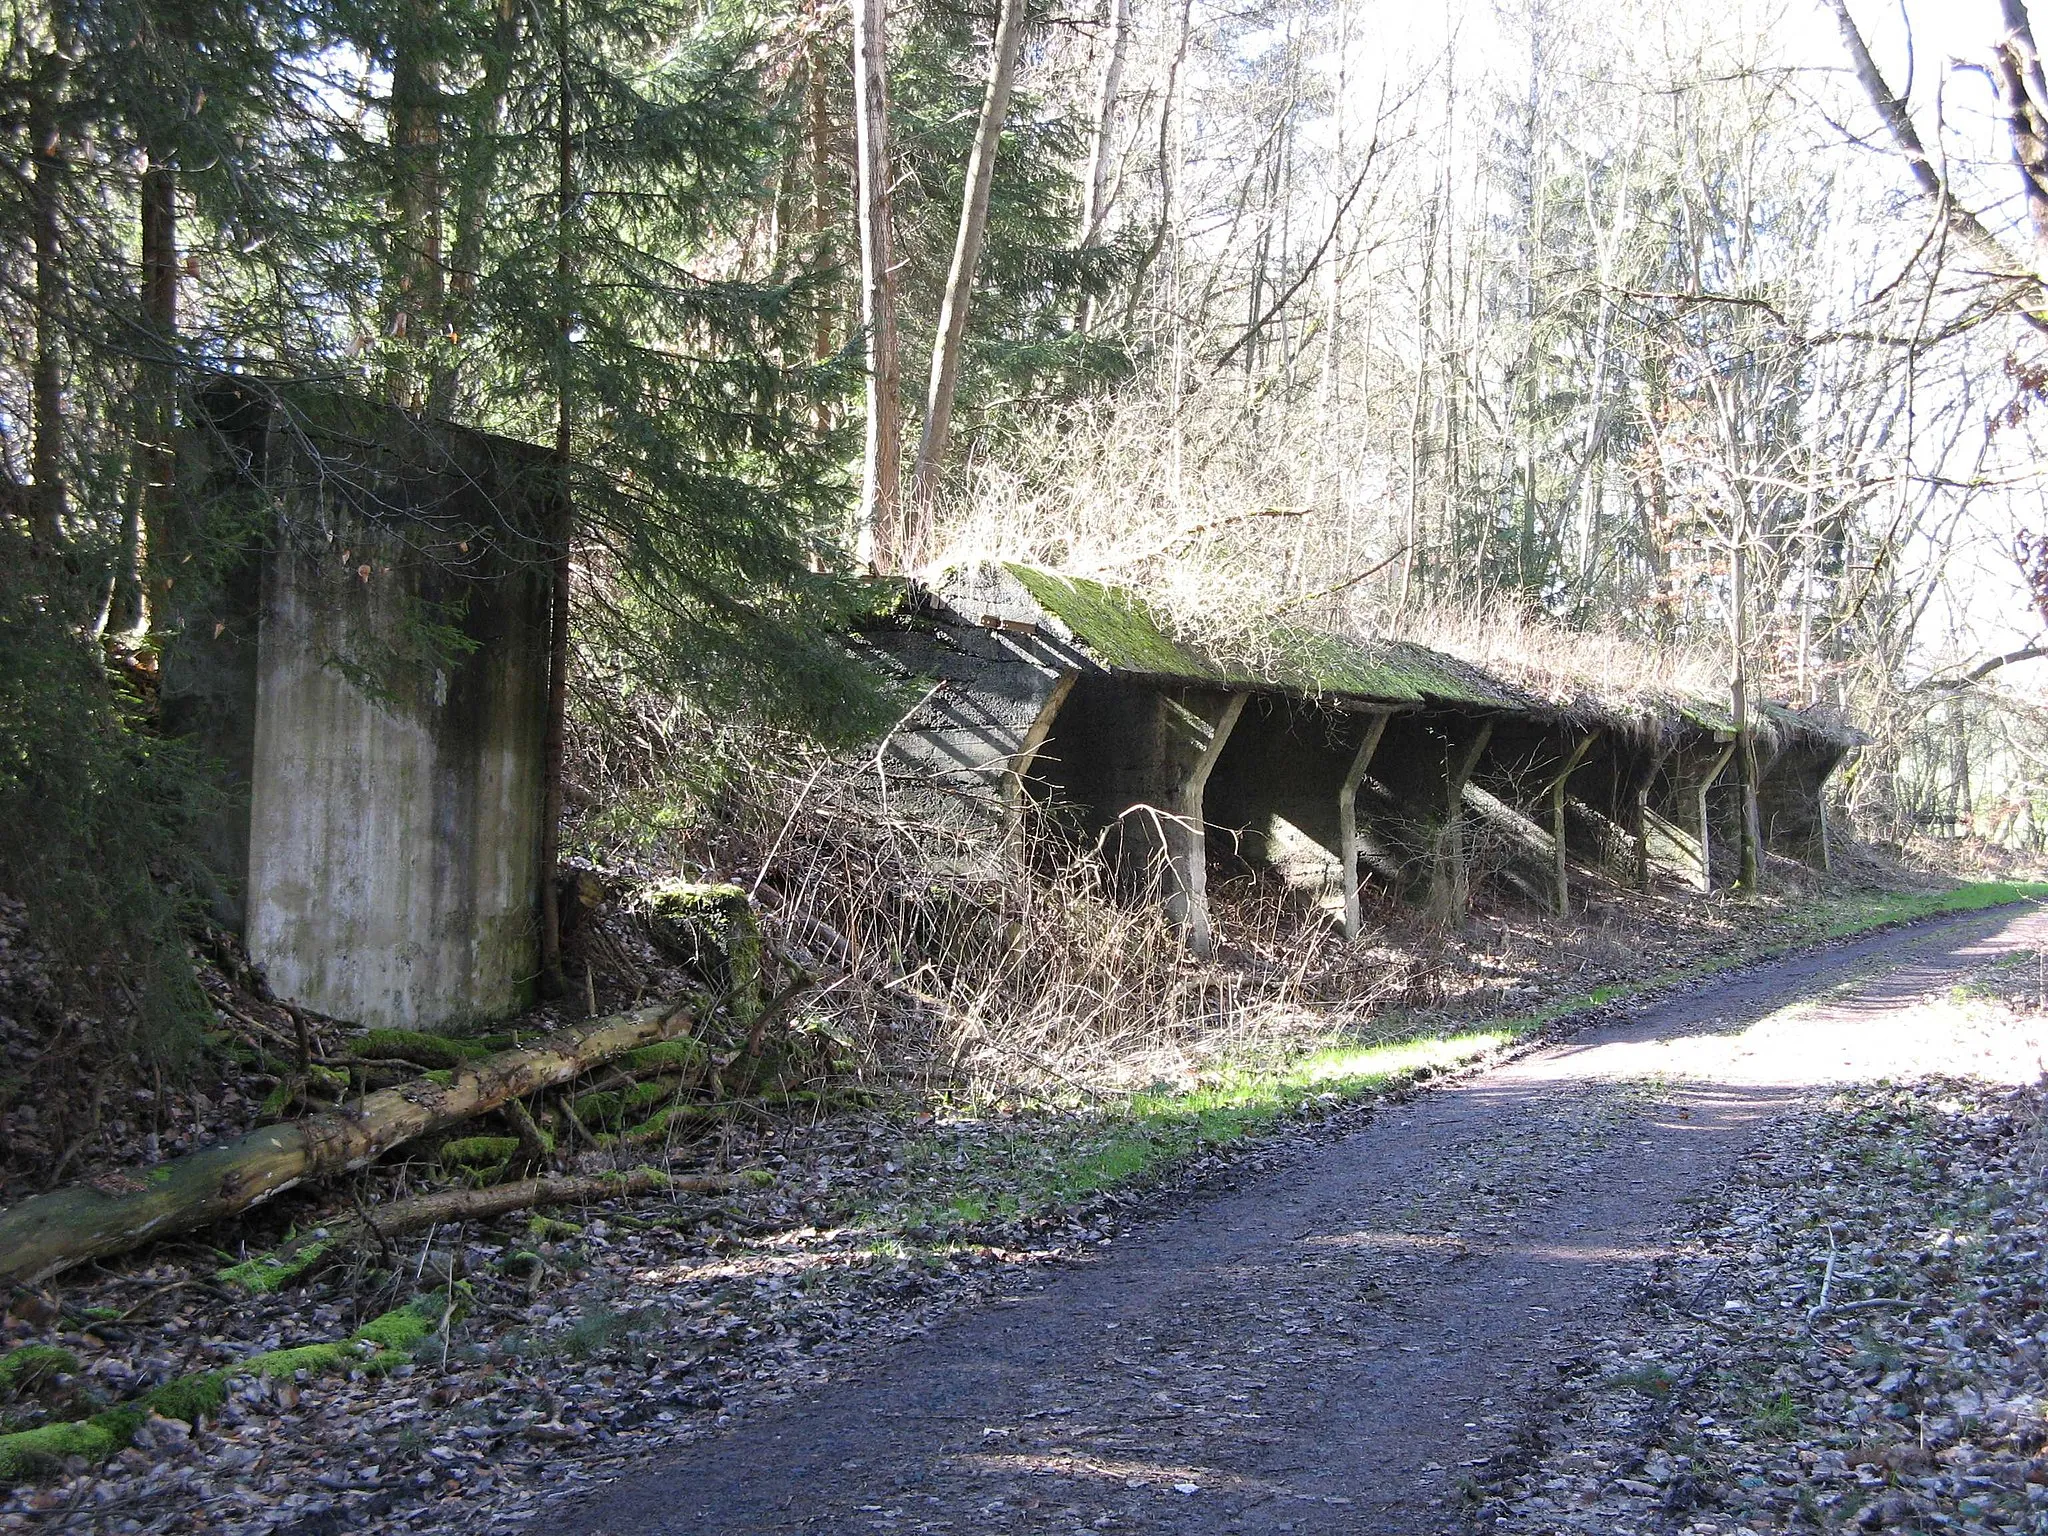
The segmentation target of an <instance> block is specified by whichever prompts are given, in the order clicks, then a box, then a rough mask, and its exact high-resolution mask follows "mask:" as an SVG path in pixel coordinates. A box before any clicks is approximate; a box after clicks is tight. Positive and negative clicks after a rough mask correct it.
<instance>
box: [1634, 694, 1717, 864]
mask: <svg viewBox="0 0 2048 1536" xmlns="http://www.w3.org/2000/svg"><path fill="white" fill-rule="evenodd" d="M1734 755H1735V739H1734V737H1732V736H1724V735H1722V734H1720V733H1718V732H1717V733H1713V734H1708V733H1706V732H1700V733H1698V734H1697V735H1695V736H1694V738H1693V739H1692V740H1691V741H1688V742H1686V743H1684V744H1683V745H1681V746H1679V747H1676V748H1674V749H1673V750H1672V752H1671V754H1670V756H1669V757H1667V758H1666V759H1665V761H1664V772H1663V776H1662V780H1661V783H1662V792H1661V794H1660V795H1659V796H1658V801H1659V803H1658V804H1656V805H1653V806H1652V807H1651V808H1650V809H1649V811H1648V813H1647V815H1646V817H1645V822H1646V825H1647V830H1648V833H1649V837H1650V840H1651V841H1652V842H1653V843H1654V844H1655V845H1656V852H1657V854H1658V855H1659V856H1660V857H1661V858H1662V859H1663V860H1664V861H1665V862H1666V863H1669V864H1674V865H1677V866H1678V867H1679V868H1680V869H1681V870H1683V871H1684V873H1685V875H1686V878H1687V879H1688V880H1689V881H1690V882H1691V884H1692V885H1693V886H1694V887H1695V888H1696V889H1698V890H1700V891H1711V890H1712V889H1713V888H1714V860H1713V847H1714V823H1713V816H1712V813H1711V808H1710V807H1709V805H1708V800H1707V794H1708V791H1709V790H1711V789H1712V788H1713V787H1714V785H1715V783H1716V782H1717V781H1718V780H1719V779H1720V777H1721V774H1722V771H1723V770H1724V769H1726V768H1727V766H1728V762H1729V759H1730V758H1732V757H1733V756H1734Z"/></svg>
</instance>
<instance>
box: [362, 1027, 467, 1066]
mask: <svg viewBox="0 0 2048 1536" xmlns="http://www.w3.org/2000/svg"><path fill="white" fill-rule="evenodd" d="M349 1051H350V1053H351V1054H352V1055H355V1056H363V1057H372V1058H375V1059H377V1060H383V1061H409V1062H411V1063H412V1064H413V1065H414V1066H417V1067H442V1068H453V1067H459V1066H461V1065H462V1064H463V1063H465V1062H469V1061H475V1060H476V1059H477V1058H478V1057H480V1056H488V1055H490V1054H491V1051H490V1047H489V1046H488V1045H486V1044H484V1043H483V1042H482V1041H478V1040H458V1039H456V1038H454V1037H452V1036H449V1035H429V1034H426V1033H424V1032H422V1031H420V1030H417V1029H372V1030H367V1031H365V1032H364V1033H363V1034H361V1035H358V1036H357V1037H356V1038H355V1039H353V1040H351V1041H350V1042H349Z"/></svg>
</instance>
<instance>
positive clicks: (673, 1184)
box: [220, 1168, 772, 1292]
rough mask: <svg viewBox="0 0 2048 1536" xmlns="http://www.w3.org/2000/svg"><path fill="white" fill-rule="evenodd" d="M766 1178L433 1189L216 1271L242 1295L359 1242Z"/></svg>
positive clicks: (718, 1191)
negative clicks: (526, 1212)
mask: <svg viewBox="0 0 2048 1536" xmlns="http://www.w3.org/2000/svg"><path fill="white" fill-rule="evenodd" d="M771 1178H772V1175H770V1174H769V1173H768V1172H767V1171H766V1170H765V1169H749V1170H746V1171H743V1172H740V1173H707V1174H690V1175H683V1176H673V1175H670V1174H666V1173H663V1172H662V1171H661V1170H660V1169H659V1168H635V1169H633V1170H632V1171H631V1172H629V1173H592V1174H582V1175H565V1176H563V1177H560V1178H551V1179H524V1180H521V1181H520V1182H518V1183H516V1184H494V1185H492V1186H490V1187H489V1188H488V1189H444V1190H438V1191H436V1192H435V1193H433V1194H430V1195H419V1196H415V1197H414V1198H413V1199H410V1200H394V1201H392V1202H390V1203H389V1204H388V1205H373V1206H366V1207H364V1208H363V1209H362V1210H361V1211H360V1213H359V1214H358V1215H357V1216H356V1217H354V1218H352V1219H350V1220H346V1221H340V1222H336V1223H335V1224H334V1225H332V1226H328V1227H316V1228H315V1229H314V1230H312V1231H310V1232H308V1233H306V1234H304V1235H303V1236H301V1237H296V1238H293V1239H292V1240H291V1241H290V1242H288V1243H286V1244H285V1245H284V1246H283V1247H281V1248H275V1249H272V1250H271V1251H270V1252H269V1253H263V1254H258V1255H257V1256H256V1257H255V1258H253V1259H248V1260H245V1261H244V1262H243V1263H240V1264H236V1265H232V1266H230V1267H229V1268H227V1269H224V1270H222V1271H221V1272H220V1278H221V1279H222V1280H225V1281H227V1282H228V1283H229V1284H230V1285H235V1286H239V1287H241V1288H242V1289H243V1290H245V1291H258V1292H261V1291H274V1290H276V1289H278V1288H279V1287H280V1286H284V1285H290V1284H292V1283H294V1282H295V1281H298V1280H302V1279H304V1278H305V1277H306V1276H308V1275H310V1274H312V1273H314V1272H315V1271H316V1270H318V1269H321V1268H323V1267H325V1266H326V1265H327V1264H329V1263H330V1262H332V1261H333V1260H334V1259H336V1258H339V1257H340V1256H341V1255H342V1254H343V1253H346V1252H351V1251H353V1250H355V1249H357V1248H360V1247H362V1246H363V1245H364V1244H365V1243H366V1242H376V1243H382V1242H385V1241H387V1240H389V1239H391V1238H394V1237H402V1236H404V1235H405V1234H406V1233H408V1232H418V1231H420V1230H421V1229H422V1228H429V1227H437V1226H440V1225H442V1224H443V1223H444V1222H458V1221H487V1220H489V1219H490V1218H491V1217H493V1216H502V1215H504V1214H505V1213H506V1212H507V1211H523V1210H528V1209H531V1208H532V1207H535V1206H543V1205H573V1204H576V1203H577V1202H579V1201H583V1200H617V1199H621V1198H623V1197H626V1196H630V1195H644V1194H648V1193H650V1192H652V1191H654V1190H664V1191H667V1192H669V1193H672V1194H691V1195H729V1194H735V1193H738V1192H740V1191H743V1190H748V1189H757V1188H759V1187H761V1186H762V1185H763V1184H766V1183H768V1182H770V1180H771Z"/></svg>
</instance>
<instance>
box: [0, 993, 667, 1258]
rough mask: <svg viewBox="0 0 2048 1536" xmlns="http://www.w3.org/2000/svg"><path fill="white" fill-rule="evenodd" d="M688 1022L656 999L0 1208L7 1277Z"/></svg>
mask: <svg viewBox="0 0 2048 1536" xmlns="http://www.w3.org/2000/svg"><path fill="white" fill-rule="evenodd" d="M689 1022H690V1016H689V1014H688V1013H687V1012H686V1010H685V1009H684V1008H682V1007H681V1006H679V1005H677V1004H675V1003H657V1004H654V1005H653V1006H651V1007H647V1008H640V1009H636V1010H635V1011H633V1012H632V1013H622V1014H617V1015H614V1016H613V1017H611V1018H607V1019H596V1020H593V1021H592V1022H590V1023H588V1024H583V1025H579V1026H577V1027H576V1028H575V1029H565V1030H561V1031H559V1032H557V1033H555V1034H552V1035H546V1036H543V1037H542V1038H541V1039H539V1040H537V1041H535V1042H534V1043H533V1044H532V1045H528V1046H522V1047H520V1048H518V1049H516V1050H510V1051H500V1052H499V1053H498V1054H497V1055H495V1056H486V1057H484V1058H483V1059H482V1060H480V1061H474V1062H471V1063H469V1064H468V1065H466V1066H462V1067H458V1068H457V1069H456V1070H455V1071H454V1072H453V1073H452V1074H451V1075H450V1077H449V1079H448V1081H447V1082H446V1083H445V1084H443V1083H439V1082H436V1081H434V1080H433V1079H432V1078H421V1079H418V1080H416V1081H414V1082H409V1083H402V1084H400V1085H399V1086H398V1087H395V1088H386V1089H383V1090H382V1091H380V1092H377V1093H373V1094H370V1095H368V1096H367V1097H365V1098H361V1099H358V1100H357V1101H356V1102H355V1103H353V1104H344V1105H342V1106H340V1107H339V1108H337V1109H331V1110H326V1111H323V1112H322V1113H320V1114H317V1115H308V1116H306V1117H305V1118H304V1119H301V1120H291V1121H287V1122H285V1123H283V1124H280V1125H266V1126H262V1127H260V1128H258V1129H257V1130H253V1131H251V1132H249V1133H248V1134H247V1135H246V1136H241V1137H238V1138H237V1139H236V1140H234V1141H230V1142H224V1143H222V1144H221V1145H220V1146H217V1147H208V1148H206V1149H204V1150H203V1151H199V1152H194V1153H192V1154H191V1155H189V1156H187V1157H181V1158H177V1159H176V1160H174V1161H172V1162H168V1163H164V1164H162V1165H160V1166H158V1167H155V1168H151V1169H148V1170H147V1171H145V1172H142V1173H139V1174H131V1173H119V1174H113V1175H109V1176H107V1177H105V1178H101V1179H97V1180H94V1181H92V1182H90V1183H85V1184H74V1185H70V1186H68V1187H66V1188H64V1189H56V1190H52V1191H51V1192H50V1193H48V1194H46V1195H37V1196H35V1197H33V1198H32V1199H28V1200H24V1201H22V1202H21V1203H20V1204H19V1205H16V1206H13V1207H11V1208H10V1209H8V1210H5V1211H0V1280H12V1281H16V1282H21V1283H28V1284H33V1283H35V1282H37V1281H40V1280H44V1279H47V1278H48V1277H49V1276H51V1275H54V1274H57V1273H58V1272H59V1271H61V1270H65V1269H69V1268H70V1267H71V1266H72V1265H74V1264H82V1263H84V1262H85V1261H86V1260H87V1259H93V1258H99V1257H101V1256H103V1255H105V1254H110V1253H121V1252H124V1251H125V1250H127V1249H130V1248H133V1247H136V1246H137V1245H139V1244H141V1243H144V1242H147V1241H149V1240H150V1239H152V1238H158V1237H164V1236H167V1235H168V1234H170V1233H173V1232H187V1231H190V1230H191V1229H192V1228H194V1227H203V1226H205V1225H206V1224H207V1223H208V1222H213V1221H219V1220H221V1219H222V1218H223V1217H227V1216H232V1215H234V1214H235V1213H236V1212H238V1211H244V1210H247V1209H248V1208H249V1207H250V1206H252V1205H255V1204H257V1203H258V1202H259V1201H263V1200H267V1199H269V1198H270V1197H271V1196H272V1195H275V1194H278V1193H281V1192H282V1191H284V1190H287V1189H290V1188H291V1187H292V1186H293V1185H295V1184H298V1183H301V1182H302V1181H304V1180H306V1179H317V1178H322V1177H325V1176H327V1175H330V1174H335V1173H342V1172H346V1171H347V1170H349V1169H352V1168H360V1167H362V1166H364V1165H365V1164H367V1163H371V1162H374V1161H375V1160H376V1159H377V1158H379V1157H381V1156H383V1155H384V1154H385V1153H386V1152H388V1151H390V1150H391V1149H392V1148H393V1147H396V1146H399V1145H401V1144H402V1143H404V1142H408V1141H410V1140H412V1139H413V1138H414V1137H416V1136H423V1135H426V1134H427V1133H428V1132H430V1131H438V1130H442V1129H444V1128H446V1127H448V1126H451V1125H458V1124H460V1123H461V1122H462V1121H464V1120H468V1119H471V1118H473V1117H474V1116H477V1115H481V1114H484V1113H485V1112H487V1111H489V1110H493V1109H496V1108H498V1107H499V1106H500V1105H502V1104H505V1103H507V1102H509V1101H511V1100H513V1099H522V1098H525V1097H526V1096H527V1095H528V1094H531V1093H535V1092H537V1091H539V1090H540V1089H542V1088H550V1087H553V1086H554V1085H556V1084H557V1083H564V1082H567V1081H569V1080H570V1079H571V1078H574V1077H577V1076H580V1075H581V1074H582V1073H584V1072H587V1071H589V1070H590V1069H591V1068H592V1067H594V1066H597V1065H599V1064H600V1063H602V1062H606V1061H609V1060H610V1059H611V1058H613V1057H614V1056H618V1055H621V1054H623V1053H624V1052H626V1051H630V1050H633V1049H635V1048H636V1047H639V1046H643V1045H651V1044H654V1043H656V1042H657V1041H661V1040H665V1039H668V1038H669V1037H670V1036H671V1035H673V1034H676V1033H678V1032H679V1031H680V1030H681V1029H683V1028H685V1027H687V1025H688V1024H689Z"/></svg>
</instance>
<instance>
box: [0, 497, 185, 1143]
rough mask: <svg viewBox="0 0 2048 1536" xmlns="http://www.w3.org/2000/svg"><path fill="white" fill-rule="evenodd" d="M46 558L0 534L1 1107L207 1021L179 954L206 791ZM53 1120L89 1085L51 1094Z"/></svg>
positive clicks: (153, 1053)
mask: <svg viewBox="0 0 2048 1536" xmlns="http://www.w3.org/2000/svg"><path fill="white" fill-rule="evenodd" d="M48 569H49V568H48V566H47V565H46V564H45V563H44V562H41V561H39V560H38V559H36V558H35V557H34V556H32V555H31V554H30V552H29V549H28V547H27V541H26V540H25V539H24V538H23V537H22V536H21V535H20V534H19V533H16V532H11V531H4V530H0V829H4V830H0V893H4V894H5V895H7V896H9V897H11V898H12V899H13V903H14V906H13V908H12V912H11V914H10V915H11V918H12V921H11V922H9V923H8V924H7V926H8V927H9V928H11V929H13V930H14V934H13V938H12V941H11V942H10V943H8V944H7V945H6V946H5V947H6V949H7V951H8V955H7V959H8V961H9V964H8V965H7V966H6V968H5V974H0V1011H4V1012H5V1014H6V1016H7V1017H6V1022H7V1024H8V1025H9V1027H10V1028H9V1032H10V1034H11V1035H12V1036H13V1038H11V1039H10V1040H9V1041H8V1042H7V1043H8V1046H9V1049H8V1050H7V1052H6V1067H5V1069H4V1071H5V1076H4V1077H0V1105H4V1102H5V1101H6V1100H8V1099H12V1098H17V1097H19V1096H21V1095H22V1094H24V1093H27V1092H29V1091H30V1090H31V1088H32V1087H33V1088H38V1089H39V1088H43V1087H49V1086H52V1085H53V1081H54V1078H59V1077H61V1078H64V1079H66V1080H67V1081H74V1082H75V1081H77V1080H80V1079H83V1078H85V1077H88V1076H90V1075H91V1074H93V1073H94V1072H95V1070H96V1069H97V1068H98V1067H100V1066H102V1065H103V1064H105V1063H106V1062H107V1061H109V1060H111V1059H117V1058H122V1057H126V1056H128V1055H130V1054H131V1053H133V1054H139V1055H140V1056H141V1057H143V1058H144V1059H145V1060H147V1061H148V1062H150V1063H151V1064H152V1065H153V1066H154V1067H157V1068H162V1067H165V1066H172V1067H175V1066H177V1065H179V1064H181V1063H182V1062H183V1061H184V1060H185V1059H187V1058H188V1057H189V1055H190V1053H191V1051H192V1050H193V1049H194V1047H195V1046H196V1044H197V1042H198V1041H199V1038H200V1027H201V1025H202V1023H203V1022H204V1021H205V1020H206V1018H207V1017H208V1016H209V1015H208V1011H207V1008H206V1004H205V1000H204V997H203V995H202V994H201V992H200V990H199V988H198V985H197V983H196V981H195V980H194V978H193V973H192V967H191V964H190V961H189V959H188V957H187V954H186V949H185V936H184V929H183V918H184V916H185V914H184V912H183V911H182V909H181V904H180V898H179V897H178V895H177V894H176V893H177V892H178V890H180V889H181V888H182V886H183V884H184V882H185V881H186V879H187V877H189V875H190V874H191V872H192V871H191V868H190V866H189V864H188V857H189V856H188V854H187V853H186V851H185V844H184V840H183V832H184V829H185V828H186V827H187V826H188V825H189V824H190V823H191V821H192V819H193V818H194V817H195V816H196V815H198V814H199V813H200V812H201V810H202V809H203V808H204V805H205V803H206V795H207V790H206V789H205V788H204V781H203V778H202V776H201V774H200V772H199V765H198V764H197V763H196V762H195V760H194V758H193V756H192V754H191V753H190V751H189V750H187V749H186V748H184V747H182V746H181V745H179V744H178V743H175V742H168V741H164V740H161V739H159V738H158V737H157V736H156V735H155V734H154V733H153V731H152V730H151V728H150V726H149V723H148V720H147V715H148V712H149V710H148V700H147V698H146V697H145V694H144V691H143V690H145V689H147V688H148V687H149V686H150V685H151V681H152V673H151V662H150V659H149V658H148V657H146V656H145V657H141V658H132V659H131V660H130V664H129V666H128V667H127V668H126V669H125V671H117V670H115V669H114V668H111V667H110V666H109V665H108V664H107V661H106V658H105V657H104V656H103V655H102V654H100V652H99V648H98V646H97V645H96V643H95V641H94V640H93V639H92V638H91V636H90V635H89V634H87V633H84V632H83V631H82V629H81V627H80V626H79V625H78V624H77V623H76V622H74V621H73V619H71V618H70V617H67V615H66V613H65V612H64V611H63V605H62V601H61V599H62V593H61V591H53V590H52V588H53V586H55V585H56V584H55V583H53V582H51V581H49V580H47V579H46V573H47V572H48ZM42 1099H43V1101H44V1102H45V1104H46V1105H47V1106H49V1108H50V1109H51V1110H52V1111H53V1112H56V1113H63V1112H65V1110H66V1109H67V1108H69V1109H74V1110H80V1111H83V1109H84V1107H85V1106H86V1105H87V1104H88V1103H89V1102H90V1100H91V1095H88V1094H78V1093H69V1092H64V1093H45V1094H42Z"/></svg>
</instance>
